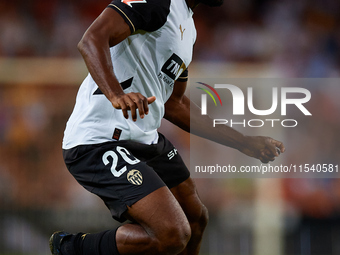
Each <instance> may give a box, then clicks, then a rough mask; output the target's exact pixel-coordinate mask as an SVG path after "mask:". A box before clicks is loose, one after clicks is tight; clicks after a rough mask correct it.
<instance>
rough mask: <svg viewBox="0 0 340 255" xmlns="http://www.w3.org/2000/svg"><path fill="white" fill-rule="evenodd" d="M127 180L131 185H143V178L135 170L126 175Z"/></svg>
mask: <svg viewBox="0 0 340 255" xmlns="http://www.w3.org/2000/svg"><path fill="white" fill-rule="evenodd" d="M126 178H127V180H128V181H129V182H130V183H131V184H133V185H138V186H139V185H142V184H143V176H142V173H141V172H140V171H138V170H137V169H133V170H130V171H129V172H128V174H127V177H126Z"/></svg>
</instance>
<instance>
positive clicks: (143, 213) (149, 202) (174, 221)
mask: <svg viewBox="0 0 340 255" xmlns="http://www.w3.org/2000/svg"><path fill="white" fill-rule="evenodd" d="M125 215H126V217H127V218H130V219H132V220H134V221H135V222H136V223H137V224H126V225H124V226H121V227H120V228H118V230H117V235H116V242H117V248H118V251H119V253H120V254H122V255H123V254H150V255H152V254H178V253H179V252H181V251H182V250H183V249H184V248H185V247H186V245H187V243H188V241H189V239H190V226H189V223H188V221H187V218H186V216H185V214H184V213H183V210H182V209H181V207H180V205H179V204H178V202H177V200H176V199H175V198H174V196H173V195H172V194H171V192H170V191H169V189H168V188H167V187H162V188H160V189H158V190H156V191H154V192H152V193H151V194H149V195H148V196H146V197H144V198H143V199H141V200H140V201H138V202H136V203H135V204H133V205H132V206H131V207H130V208H129V209H128V211H127V212H126V214H125Z"/></svg>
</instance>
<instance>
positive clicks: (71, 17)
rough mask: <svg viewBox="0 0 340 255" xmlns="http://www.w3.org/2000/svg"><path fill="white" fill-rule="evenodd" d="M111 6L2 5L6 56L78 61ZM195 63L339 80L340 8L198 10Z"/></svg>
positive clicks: (238, 4)
mask: <svg viewBox="0 0 340 255" xmlns="http://www.w3.org/2000/svg"><path fill="white" fill-rule="evenodd" d="M108 4H109V2H108V1H107V0H84V1H78V0H71V1H66V0H51V1H43V0H32V1H24V0H13V1H1V3H0V34H1V40H0V56H6V57H19V56H40V57H79V54H78V52H77V50H76V45H77V43H78V41H79V40H80V38H81V36H82V34H83V33H84V31H85V30H86V28H87V27H88V26H89V25H90V24H91V22H92V21H93V20H94V19H95V18H96V17H97V15H98V14H99V13H100V12H101V11H102V10H103V9H104V8H105V7H106V6H107V5H108ZM194 11H195V14H194V18H195V22H196V28H197V31H198V40H197V43H196V45H195V54H194V60H204V61H215V62H216V61H220V62H221V61H223V62H225V61H227V62H235V61H252V62H254V61H262V62H263V61H267V62H268V61H269V62H271V63H272V64H273V65H277V66H279V67H280V68H281V69H282V70H283V71H284V72H285V74H286V75H287V76H291V77H329V76H332V77H338V76H339V73H340V71H339V69H340V63H339V62H340V61H339V59H340V29H339V27H340V16H339V12H340V2H339V1H337V0H324V1H319V0H298V1H295V0H225V3H224V5H223V6H222V7H220V8H206V7H203V6H199V7H197V8H196V9H195V10H194Z"/></svg>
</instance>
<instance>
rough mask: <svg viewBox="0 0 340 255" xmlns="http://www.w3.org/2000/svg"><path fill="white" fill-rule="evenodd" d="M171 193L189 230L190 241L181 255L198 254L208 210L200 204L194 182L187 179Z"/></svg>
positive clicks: (172, 189)
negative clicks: (184, 215) (181, 210)
mask: <svg viewBox="0 0 340 255" xmlns="http://www.w3.org/2000/svg"><path fill="white" fill-rule="evenodd" d="M171 192H172V193H173V194H174V196H175V198H176V199H177V201H178V202H179V204H180V205H181V207H182V209H183V211H184V213H185V214H186V217H187V219H188V221H189V224H190V228H191V239H190V241H189V243H188V244H187V246H186V248H185V250H183V251H182V252H181V253H180V254H181V255H197V254H199V250H200V246H201V241H202V236H203V232H204V229H205V227H206V225H207V223H208V210H207V208H206V207H205V206H204V205H203V204H202V202H201V200H200V198H199V196H198V194H197V190H196V186H195V183H194V181H193V180H192V179H191V178H189V179H187V180H186V181H184V182H182V183H181V184H179V185H177V186H176V187H174V188H171Z"/></svg>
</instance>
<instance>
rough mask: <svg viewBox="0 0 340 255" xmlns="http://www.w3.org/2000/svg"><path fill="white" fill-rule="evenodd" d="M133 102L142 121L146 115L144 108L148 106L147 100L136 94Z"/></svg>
mask: <svg viewBox="0 0 340 255" xmlns="http://www.w3.org/2000/svg"><path fill="white" fill-rule="evenodd" d="M134 102H135V103H136V105H137V108H138V111H139V116H140V117H141V118H142V119H143V118H144V116H145V113H146V110H147V109H146V108H145V105H146V107H147V106H148V103H147V99H146V97H144V96H143V95H141V94H136V98H134Z"/></svg>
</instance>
